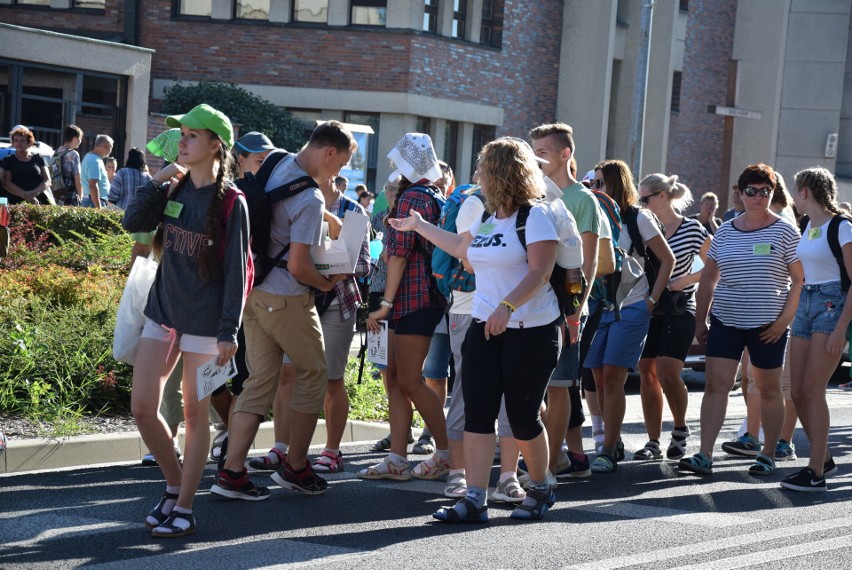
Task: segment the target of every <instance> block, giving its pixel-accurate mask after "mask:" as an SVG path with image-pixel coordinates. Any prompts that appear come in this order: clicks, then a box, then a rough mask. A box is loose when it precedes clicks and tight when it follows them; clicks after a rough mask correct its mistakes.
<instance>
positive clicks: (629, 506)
mask: <svg viewBox="0 0 852 570" xmlns="http://www.w3.org/2000/svg"><path fill="white" fill-rule="evenodd" d="M571 509H572V510H577V511H586V512H589V513H595V514H605V515H614V516H617V517H624V518H630V519H652V520H659V521H663V522H670V523H675V524H688V525H694V526H706V527H711V528H728V527H731V526H740V525H749V524H754V523H759V522H761V519H755V518H746V517H741V516H737V515H726V514H722V513H697V512H695V511H685V510H681V509H667V508H664V507H652V506H649V505H640V504H636V503H614V502H611V501H606V502H602V503H593V504H588V503H587V504H583V505H577V506H573V505H572V506H571Z"/></svg>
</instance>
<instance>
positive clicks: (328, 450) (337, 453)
mask: <svg viewBox="0 0 852 570" xmlns="http://www.w3.org/2000/svg"><path fill="white" fill-rule="evenodd" d="M323 451H327V452H329V453H333V454H334V455H340V450H339V449H332V448H330V447H326V448H325V449H323Z"/></svg>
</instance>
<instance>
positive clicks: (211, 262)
mask: <svg viewBox="0 0 852 570" xmlns="http://www.w3.org/2000/svg"><path fill="white" fill-rule="evenodd" d="M214 137H215V138H217V139H218V136H216V135H214ZM218 140H219V143H220V144H219V150H218V152H217V156H216V159H217V160H218V161H219V170H218V171H217V172H216V180H215V181H214V182H213V186H214V187H215V190H214V192H213V198H212V199H211V200H210V205H209V206H208V207H207V222H206V225H205V231H204V234H205V235H206V236H207V237H206V242H205V243H206V245H207V246H208V247H204V248H202V249H201V255H200V256H199V265H198V273H199V275H200V276H201V279H202V280H204V281H205V282H207V281H210V280H211V279H212V278H213V276H214V275H216V269H217V265H218V261H217V259H216V255H215V253H216V248H214V247H213V244H215V243H216V239H217V238H218V237H219V231H220V230H221V224H220V223H219V222H220V218H221V210H222V201H223V200H224V198H225V191H226V190H227V189H228V186H229V185H230V184H231V179H232V178H233V175H234V157H233V155H232V154H231V153H230V152H228V148H227V147H226V146H225V143H224V142H223V141H222V140H221V139H218Z"/></svg>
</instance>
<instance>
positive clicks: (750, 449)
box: [722, 432, 762, 457]
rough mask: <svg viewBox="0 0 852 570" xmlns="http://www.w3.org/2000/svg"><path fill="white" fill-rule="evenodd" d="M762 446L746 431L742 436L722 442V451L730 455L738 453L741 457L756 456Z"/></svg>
mask: <svg viewBox="0 0 852 570" xmlns="http://www.w3.org/2000/svg"><path fill="white" fill-rule="evenodd" d="M761 448H762V446H761V445H760V442H759V441H757V440H756V439H755V438H753V437H752V436H751V435H750V434H749V433H748V432H746V433H744V434H743V435H742V437H740V438H738V439H736V440H734V441H726V442H725V443H723V444H722V451H724V452H725V453H729V454H731V455H739V456H741V457H757V455H758V454H759V453H760V450H761Z"/></svg>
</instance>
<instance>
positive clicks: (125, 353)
mask: <svg viewBox="0 0 852 570" xmlns="http://www.w3.org/2000/svg"><path fill="white" fill-rule="evenodd" d="M157 265H158V264H157V262H156V261H154V255H153V253H152V254H151V255H150V256H148V257H147V258H146V257H141V256H140V257H137V258H136V261H134V262H133V267H132V268H131V269H130V275H129V276H128V277H127V283H126V284H125V285H124V293H122V295H121V302H120V303H119V304H118V313H117V314H116V316H115V334H114V337H113V342H112V357H113V358H115V359H116V360H118V361H120V362H126V363H127V364H130V365H133V360H134V357H135V355H136V347H137V345H138V344H139V339H140V338H141V337H142V327H143V325H144V324H145V315H144V314H143V311H144V310H145V304H146V303H147V302H148V293H149V292H150V291H151V286H152V285H153V284H154V277H155V276H156V275H157Z"/></svg>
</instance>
